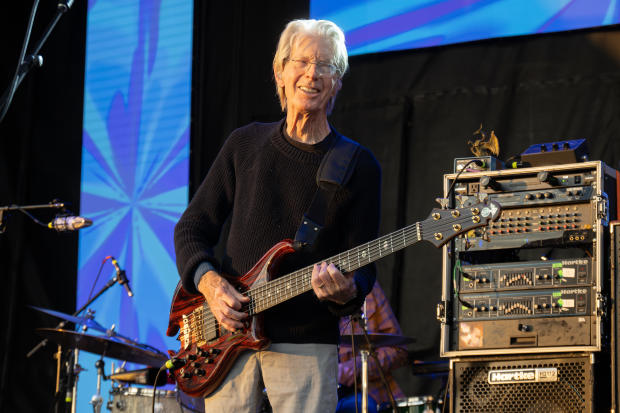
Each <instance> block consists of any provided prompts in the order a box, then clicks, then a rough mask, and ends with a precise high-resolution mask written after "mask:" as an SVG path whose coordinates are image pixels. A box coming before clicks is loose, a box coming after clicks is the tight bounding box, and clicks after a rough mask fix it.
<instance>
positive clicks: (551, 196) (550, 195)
mask: <svg viewBox="0 0 620 413" xmlns="http://www.w3.org/2000/svg"><path fill="white" fill-rule="evenodd" d="M545 198H547V199H550V198H553V194H552V193H551V192H545Z"/></svg>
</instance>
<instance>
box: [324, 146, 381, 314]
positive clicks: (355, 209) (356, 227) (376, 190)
mask: <svg viewBox="0 0 620 413" xmlns="http://www.w3.org/2000/svg"><path fill="white" fill-rule="evenodd" d="M350 190H351V191H352V193H353V197H352V199H351V205H350V208H349V210H348V211H349V212H348V213H347V214H346V217H345V220H344V222H345V225H346V227H345V228H346V229H345V231H346V232H347V244H348V245H347V247H348V248H354V247H357V246H359V245H361V244H363V243H365V242H368V241H372V240H374V239H376V238H377V234H378V231H379V220H380V213H381V167H380V166H379V163H378V162H377V160H376V159H375V157H374V156H373V155H372V153H371V152H370V151H368V150H367V149H365V148H364V149H363V150H362V151H361V153H360V156H359V159H358V161H357V165H356V169H355V173H354V175H353V176H352V178H351V181H350ZM354 279H355V284H356V287H357V295H356V297H355V298H354V299H352V300H351V301H349V302H348V303H346V304H344V305H338V304H336V303H332V302H329V303H328V308H329V310H330V312H332V314H334V315H337V316H340V317H341V316H344V315H349V314H352V313H354V312H355V311H356V310H357V309H359V308H360V307H361V305H362V303H363V302H364V298H366V295H368V293H370V291H371V290H372V288H373V285H374V283H375V279H376V266H375V264H374V263H372V264H369V265H366V266H364V267H362V268H360V269H358V270H356V271H355V275H354Z"/></svg>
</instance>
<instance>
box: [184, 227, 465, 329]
mask: <svg viewBox="0 0 620 413" xmlns="http://www.w3.org/2000/svg"><path fill="white" fill-rule="evenodd" d="M468 219H469V217H465V219H464V220H468ZM456 221H457V220H452V222H448V223H446V224H443V223H442V225H433V226H432V227H435V228H428V230H430V231H435V232H437V231H438V229H439V228H444V227H445V228H448V227H449V225H453V224H454V223H455V222H456ZM444 222H445V221H444ZM431 223H433V224H437V222H431ZM416 225H417V224H414V225H412V226H409V227H406V228H405V229H403V230H399V231H396V232H395V233H392V234H388V235H386V236H383V237H381V238H379V239H377V240H375V241H371V242H370V243H367V244H365V245H361V246H359V247H357V248H354V249H352V250H350V251H348V252H347V253H342V254H339V255H337V256H335V257H332V258H334V259H331V260H330V261H334V262H335V261H339V260H342V259H343V258H342V257H343V256H344V255H347V260H349V261H350V258H349V257H350V253H351V252H352V251H353V252H354V255H358V258H357V261H358V265H360V266H361V262H362V260H360V259H359V253H360V251H364V250H366V251H367V252H368V258H364V259H363V261H366V260H368V262H373V261H375V260H376V259H377V258H381V257H382V256H383V254H382V252H381V247H380V245H381V244H383V243H385V242H387V240H388V239H390V241H391V242H390V244H391V247H390V254H391V253H392V252H393V250H394V247H393V244H394V234H397V238H396V241H400V240H401V239H402V244H403V246H402V247H400V246H397V247H396V248H397V250H399V249H402V248H404V247H406V246H407V244H406V238H407V236H408V235H412V232H413V231H412V229H413V227H414V226H416ZM399 232H402V233H403V234H402V236H401V234H399ZM416 232H417V228H416ZM422 232H423V233H424V230H423V231H422ZM417 241H418V240H417V237H416V242H417ZM377 246H379V249H378V250H377ZM383 249H384V250H385V249H387V248H383ZM377 251H378V255H377ZM311 269H312V267H308V268H304V269H302V270H298V271H297V272H295V273H292V274H289V275H290V276H297V277H296V278H291V277H287V278H285V277H281V278H279V279H277V280H274V281H278V282H270V283H269V284H268V285H263V286H261V287H262V288H261V289H260V290H265V289H271V290H272V291H274V290H275V293H274V295H275V297H274V298H272V297H271V294H269V296H268V297H267V298H263V299H257V297H254V300H253V302H251V303H249V304H246V305H245V306H244V307H245V308H244V309H243V310H249V311H250V313H252V312H255V311H256V310H257V309H258V308H261V307H263V306H266V308H269V307H271V306H273V305H276V304H278V303H279V302H282V301H284V300H283V297H282V294H280V292H279V289H280V288H285V287H286V288H285V290H287V291H288V292H285V294H284V298H286V295H287V294H289V293H290V294H291V297H293V296H295V295H299V293H301V292H304V291H303V290H306V291H308V290H310V289H311V288H312V287H311V285H310V284H309V281H310V279H311V274H312V272H311ZM283 278H284V279H283ZM288 278H290V279H288ZM276 284H277V285H276ZM300 285H301V289H300ZM291 288H292V290H291ZM260 290H259V289H258V288H255V289H252V290H250V291H248V292H247V293H246V295H248V296H249V295H250V292H252V293H254V294H252V295H260V294H257V293H260V292H264V291H260ZM266 308H265V309H266ZM203 309H204V311H205V312H207V316H206V317H204V316H201V314H200V313H199V314H198V315H197V317H193V321H194V322H193V323H192V324H193V328H194V330H193V331H194V332H196V330H195V322H196V321H201V323H200V324H203V322H204V321H214V319H215V317H214V316H213V314H212V313H211V312H210V311H209V310H208V308H204V306H203ZM261 311H262V310H261ZM215 323H216V325H215V326H214V327H213V328H210V329H206V331H204V330H203V331H204V332H205V333H207V335H211V334H213V333H215V332H216V331H217V321H215ZM193 335H194V336H196V334H193Z"/></svg>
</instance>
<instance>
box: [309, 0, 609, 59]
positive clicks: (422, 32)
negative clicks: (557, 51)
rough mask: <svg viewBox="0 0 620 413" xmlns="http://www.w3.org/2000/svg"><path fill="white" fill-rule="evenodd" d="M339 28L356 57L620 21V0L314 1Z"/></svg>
mask: <svg viewBox="0 0 620 413" xmlns="http://www.w3.org/2000/svg"><path fill="white" fill-rule="evenodd" d="M310 15H311V17H312V18H315V19H328V20H332V21H334V22H335V23H336V24H338V25H339V26H340V27H341V28H342V29H343V30H344V31H345V35H346V39H347V48H348V50H349V53H350V54H351V55H358V54H364V53H374V52H384V51H390V50H403V49H413V48H419V47H430V46H440V45H446V44H451V43H459V42H467V41H472V40H480V39H486V38H492V37H503V36H518V35H525V34H535V33H547V32H556V31H561V30H573V29H582V28H587V27H595V26H602V25H610V24H616V23H619V22H620V7H619V5H618V0H342V1H332V0H310Z"/></svg>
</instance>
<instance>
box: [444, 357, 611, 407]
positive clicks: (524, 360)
mask: <svg viewBox="0 0 620 413" xmlns="http://www.w3.org/2000/svg"><path fill="white" fill-rule="evenodd" d="M595 370H596V368H595V363H594V353H578V354H571V353H568V354H559V355H553V354H544V355H542V354H541V355H528V356H510V357H476V358H461V359H453V360H452V361H451V369H450V382H451V386H452V391H451V392H450V394H451V396H452V397H451V400H450V411H451V412H459V413H492V412H493V413H494V412H498V413H500V412H501V413H535V412H545V413H576V412H581V413H594V412H601V411H604V410H601V409H603V408H604V406H603V404H605V403H602V404H599V406H597V407H595V406H594V391H595V389H594V376H595ZM597 391H598V390H597ZM597 399H598V395H597ZM607 406H608V405H607Z"/></svg>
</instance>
